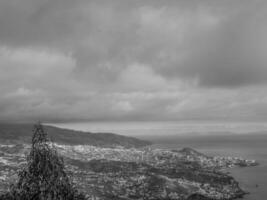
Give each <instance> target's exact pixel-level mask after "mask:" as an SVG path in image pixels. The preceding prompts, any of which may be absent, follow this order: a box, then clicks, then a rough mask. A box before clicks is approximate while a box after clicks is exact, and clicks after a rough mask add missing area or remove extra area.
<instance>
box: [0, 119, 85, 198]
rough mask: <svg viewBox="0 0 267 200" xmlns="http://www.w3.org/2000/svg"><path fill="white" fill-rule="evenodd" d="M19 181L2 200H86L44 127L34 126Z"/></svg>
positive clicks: (40, 125) (39, 124)
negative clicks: (73, 181) (25, 163)
mask: <svg viewBox="0 0 267 200" xmlns="http://www.w3.org/2000/svg"><path fill="white" fill-rule="evenodd" d="M18 177H19V179H18V181H17V183H16V184H15V185H13V186H12V187H11V188H10V191H9V192H8V193H6V194H4V195H2V196H1V197H0V199H5V200H85V199H86V197H85V195H84V194H82V193H79V192H78V190H77V189H76V188H75V187H74V186H73V184H72V183H71V181H70V178H69V177H68V175H67V173H66V172H65V168H64V162H63V158H62V157H60V156H59V155H58V153H57V151H56V149H55V147H54V146H53V144H52V142H51V141H50V140H48V138H47V133H46V132H45V130H44V127H43V126H42V124H41V123H38V124H36V125H35V126H34V130H33V137H32V146H31V151H30V154H29V155H28V157H27V165H26V167H25V168H24V169H23V170H22V171H20V172H19V173H18Z"/></svg>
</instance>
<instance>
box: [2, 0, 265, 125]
mask: <svg viewBox="0 0 267 200" xmlns="http://www.w3.org/2000/svg"><path fill="white" fill-rule="evenodd" d="M266 36H267V3H266V2H265V1H264V0H262V1H258V0H253V1H251V0H207V1H205V0H203V1H199V0H198V1H197V0H195V1H194V0H185V1H176V0H173V1H169V0H142V1H141V0H112V1H111V0H75V1H74V0H1V1H0V93H1V95H0V121H10V120H13V121H31V120H42V121H45V122H75V121H91V120H237V121H243V120H245V121H266V120H267V92H266V91H267V37H266Z"/></svg>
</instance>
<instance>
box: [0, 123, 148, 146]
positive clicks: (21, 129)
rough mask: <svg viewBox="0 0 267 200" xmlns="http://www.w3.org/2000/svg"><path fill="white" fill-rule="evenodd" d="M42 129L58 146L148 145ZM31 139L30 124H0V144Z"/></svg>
mask: <svg viewBox="0 0 267 200" xmlns="http://www.w3.org/2000/svg"><path fill="white" fill-rule="evenodd" d="M44 127H45V129H46V130H47V132H48V136H49V137H50V138H51V139H52V140H53V141H56V142H57V143H59V144H68V145H93V146H101V147H116V146H122V147H126V148H132V147H135V148H138V147H143V146H146V145H149V144H150V142H148V141H144V140H139V139H136V138H133V137H126V136H122V135H117V134H113V133H91V132H82V131H75V130H69V129H61V128H57V127H53V126H44ZM31 137H32V125H31V124H0V142H1V143H14V142H15V143H21V142H24V143H30V142H31Z"/></svg>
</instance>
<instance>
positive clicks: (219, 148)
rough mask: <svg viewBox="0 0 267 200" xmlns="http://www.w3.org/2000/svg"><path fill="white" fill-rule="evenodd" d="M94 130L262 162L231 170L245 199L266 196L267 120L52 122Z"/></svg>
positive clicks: (83, 129)
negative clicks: (242, 190)
mask: <svg viewBox="0 0 267 200" xmlns="http://www.w3.org/2000/svg"><path fill="white" fill-rule="evenodd" d="M51 125H55V126H58V127H62V128H70V129H75V130H82V131H91V132H113V133H118V134H122V135H126V136H134V137H138V138H141V139H147V140H151V141H153V142H154V143H155V144H154V146H155V147H158V148H175V149H176V148H183V147H192V148H195V149H196V150H198V151H200V152H203V153H205V154H207V155H221V156H238V157H239V156H241V157H243V158H247V159H256V160H257V161H258V162H259V163H260V165H259V166H256V167H244V168H233V169H229V172H230V174H231V175H232V176H233V177H234V178H235V179H236V180H237V181H238V182H239V183H240V186H241V187H242V188H243V189H244V190H246V191H248V192H250V194H249V195H246V196H245V198H244V199H245V200H264V199H267V123H262V122H261V123H255V122H253V123H252V122H246V123H244V122H242V123H241V122H240V123H234V122H90V123H66V124H62V123H61V124H51Z"/></svg>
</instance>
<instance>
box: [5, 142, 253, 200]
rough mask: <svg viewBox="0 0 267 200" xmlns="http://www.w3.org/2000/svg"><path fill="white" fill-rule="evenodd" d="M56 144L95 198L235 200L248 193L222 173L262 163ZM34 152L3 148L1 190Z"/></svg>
mask: <svg viewBox="0 0 267 200" xmlns="http://www.w3.org/2000/svg"><path fill="white" fill-rule="evenodd" d="M51 146H53V147H54V148H56V149H57V151H58V152H59V154H60V155H62V156H63V157H64V160H65V163H66V169H67V171H68V173H69V174H70V175H71V176H72V177H73V182H74V183H75V184H76V185H77V187H78V188H79V189H80V190H82V191H83V192H84V193H85V194H87V197H88V198H89V199H91V200H96V199H99V200H100V199H101V200H110V199H114V198H115V199H121V200H123V199H125V200H126V199H127V200H128V199H156V197H160V199H173V200H175V199H176V200H179V199H181V200H184V199H188V198H191V195H195V194H197V195H202V196H203V197H205V198H206V199H234V198H237V197H240V196H243V195H244V194H245V192H244V191H243V190H242V189H241V188H240V187H239V186H238V182H237V181H235V180H234V179H233V178H232V177H231V176H229V175H227V174H225V173H224V172H222V169H226V168H231V167H250V166H255V165H257V164H258V163H257V162H256V161H255V160H247V159H243V158H236V157H219V156H215V157H212V156H207V155H204V154H202V153H200V152H198V151H196V150H194V149H191V148H183V149H174V150H171V149H170V150H168V149H158V148H152V147H150V146H147V147H142V148H125V147H123V146H117V147H113V148H110V147H101V146H92V145H66V144H57V143H51ZM29 149H30V145H27V144H24V145H20V144H13V145H11V144H2V145H0V153H1V159H0V167H1V174H0V192H1V191H4V190H6V189H7V188H8V185H9V184H11V183H12V181H14V180H15V179H16V175H15V172H16V171H17V170H19V168H23V166H24V165H25V163H26V156H25V155H27V152H28V151H29ZM192 198H193V197H192Z"/></svg>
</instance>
